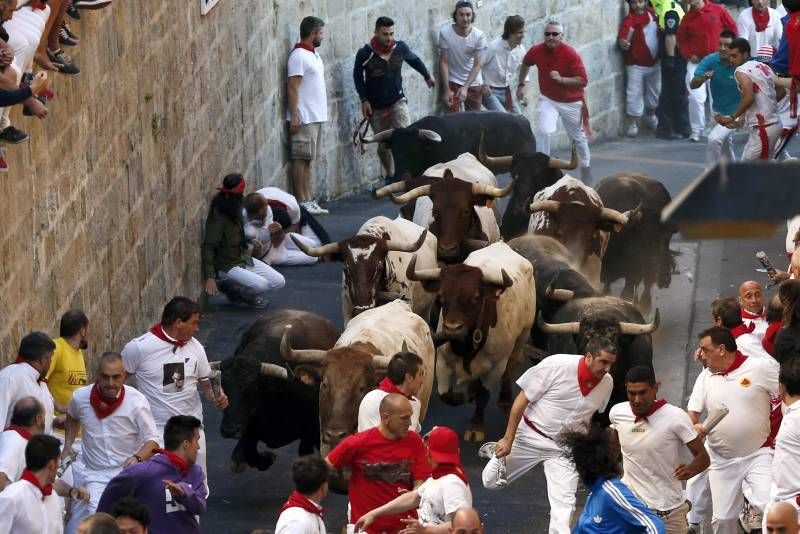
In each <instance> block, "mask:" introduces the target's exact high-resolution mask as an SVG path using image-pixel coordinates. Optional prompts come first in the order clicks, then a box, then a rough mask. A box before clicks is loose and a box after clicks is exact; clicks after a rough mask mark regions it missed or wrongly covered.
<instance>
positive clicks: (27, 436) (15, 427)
mask: <svg viewBox="0 0 800 534" xmlns="http://www.w3.org/2000/svg"><path fill="white" fill-rule="evenodd" d="M6 430H13V431H14V432H16V433H17V434H19V435H20V436H22V437H23V438H25V439H26V440H30V439H31V438H32V437H33V434H31V433H30V432H29V431H28V429H27V428H23V427H21V426H19V425H8V426H7V427H6V428H5V430H3V432H5V431H6Z"/></svg>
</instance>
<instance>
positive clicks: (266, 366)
mask: <svg viewBox="0 0 800 534" xmlns="http://www.w3.org/2000/svg"><path fill="white" fill-rule="evenodd" d="M261 374H262V375H263V376H272V377H275V378H281V379H283V380H287V379H288V378H289V373H287V372H286V369H284V368H283V367H281V366H280V365H275V364H274V363H262V364H261Z"/></svg>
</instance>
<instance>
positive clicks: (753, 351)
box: [736, 321, 778, 366]
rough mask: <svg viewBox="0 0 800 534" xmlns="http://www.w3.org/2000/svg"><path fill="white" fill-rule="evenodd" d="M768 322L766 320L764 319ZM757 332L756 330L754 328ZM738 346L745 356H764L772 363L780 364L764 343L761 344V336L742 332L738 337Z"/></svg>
mask: <svg viewBox="0 0 800 534" xmlns="http://www.w3.org/2000/svg"><path fill="white" fill-rule="evenodd" d="M764 322H766V321H764ZM753 332H755V330H753ZM736 348H737V349H739V352H741V353H742V354H744V355H745V356H752V357H753V358H763V359H764V360H766V361H767V363H769V364H770V365H776V366H777V365H778V361H777V360H776V359H775V358H773V357H772V356H770V354H769V352H767V351H766V350H764V345H762V344H761V338H759V337H758V336H756V335H755V333H753V334H742V335H740V336H739V337H737V338H736Z"/></svg>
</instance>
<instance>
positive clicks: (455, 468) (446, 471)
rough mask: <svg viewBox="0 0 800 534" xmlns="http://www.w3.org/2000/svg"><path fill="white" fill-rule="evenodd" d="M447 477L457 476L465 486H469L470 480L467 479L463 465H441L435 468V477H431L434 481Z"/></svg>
mask: <svg viewBox="0 0 800 534" xmlns="http://www.w3.org/2000/svg"><path fill="white" fill-rule="evenodd" d="M445 475H455V476H457V477H458V478H460V479H461V480H463V481H464V484H466V485H467V486H469V480H468V479H467V474H466V473H465V472H464V467H463V466H461V465H453V464H439V465H437V466H436V467H434V468H433V475H431V476H432V477H433V478H434V479H437V478H442V477H443V476H445Z"/></svg>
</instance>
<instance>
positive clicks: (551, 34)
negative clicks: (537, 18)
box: [544, 32, 561, 37]
mask: <svg viewBox="0 0 800 534" xmlns="http://www.w3.org/2000/svg"><path fill="white" fill-rule="evenodd" d="M559 35H561V32H544V36H545V37H558V36H559Z"/></svg>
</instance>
